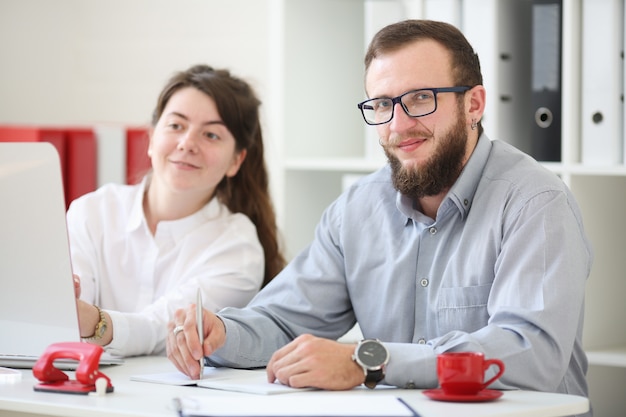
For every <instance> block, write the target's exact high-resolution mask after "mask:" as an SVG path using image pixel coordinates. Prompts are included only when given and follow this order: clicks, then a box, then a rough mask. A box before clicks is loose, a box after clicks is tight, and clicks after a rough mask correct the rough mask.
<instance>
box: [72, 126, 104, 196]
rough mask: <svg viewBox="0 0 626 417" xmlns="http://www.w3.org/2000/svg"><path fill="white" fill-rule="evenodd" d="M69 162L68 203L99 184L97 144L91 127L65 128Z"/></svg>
mask: <svg viewBox="0 0 626 417" xmlns="http://www.w3.org/2000/svg"><path fill="white" fill-rule="evenodd" d="M64 131H65V138H66V144H67V162H66V171H67V175H66V176H65V201H66V203H67V204H68V207H69V204H70V203H71V202H72V200H74V199H76V198H78V197H80V196H81V195H83V194H86V193H88V192H91V191H93V190H95V189H96V187H97V186H98V183H97V172H98V161H97V144H96V136H95V134H94V131H93V129H91V128H72V127H69V128H65V130H64Z"/></svg>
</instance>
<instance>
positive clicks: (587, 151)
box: [581, 0, 624, 166]
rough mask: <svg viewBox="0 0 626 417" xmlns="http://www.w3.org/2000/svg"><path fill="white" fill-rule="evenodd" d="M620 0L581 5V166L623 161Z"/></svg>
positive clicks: (593, 0)
mask: <svg viewBox="0 0 626 417" xmlns="http://www.w3.org/2000/svg"><path fill="white" fill-rule="evenodd" d="M623 45H624V3H623V0H583V2H582V94H581V103H582V109H581V119H582V162H583V163H584V164H587V165H605V166H606V165H616V164H620V163H622V162H623V161H624V160H623V157H624V155H623V152H624V150H623V146H624V141H623V117H624V104H623V101H622V98H621V97H622V96H623V56H622V54H623Z"/></svg>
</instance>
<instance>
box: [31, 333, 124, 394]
mask: <svg viewBox="0 0 626 417" xmlns="http://www.w3.org/2000/svg"><path fill="white" fill-rule="evenodd" d="M103 351H104V349H102V346H98V345H94V344H91V343H83V342H64V343H53V344H51V345H50V346H48V348H47V349H46V351H45V352H44V353H43V354H42V355H41V357H40V358H39V360H37V362H36V363H35V366H34V367H33V375H34V376H35V378H37V379H38V380H39V381H41V383H39V384H37V385H35V386H34V387H33V389H34V390H35V391H44V392H57V393H66V394H88V393H90V392H96V381H97V380H98V379H100V378H104V379H105V380H106V382H107V384H106V392H113V385H111V380H110V379H109V377H108V376H106V375H105V374H103V373H102V372H100V371H99V370H98V366H99V361H100V356H101V355H102V352H103ZM63 359H70V360H76V361H78V367H77V368H76V379H75V380H71V379H70V378H69V376H68V375H67V374H66V373H65V372H63V371H61V370H60V369H58V368H55V367H54V361H55V360H63Z"/></svg>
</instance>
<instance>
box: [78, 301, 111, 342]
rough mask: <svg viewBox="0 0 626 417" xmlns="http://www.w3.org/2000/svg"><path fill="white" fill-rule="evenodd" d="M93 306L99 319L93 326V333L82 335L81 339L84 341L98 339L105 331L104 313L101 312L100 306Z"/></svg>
mask: <svg viewBox="0 0 626 417" xmlns="http://www.w3.org/2000/svg"><path fill="white" fill-rule="evenodd" d="M94 307H95V308H96V310H98V314H99V315H100V321H99V322H98V323H96V327H95V328H94V331H93V334H92V335H91V336H89V337H83V340H85V341H94V340H100V339H102V337H103V336H104V333H105V332H106V331H107V319H106V317H105V315H104V313H103V312H102V310H100V307H98V306H94Z"/></svg>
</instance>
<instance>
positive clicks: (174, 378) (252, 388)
mask: <svg viewBox="0 0 626 417" xmlns="http://www.w3.org/2000/svg"><path fill="white" fill-rule="evenodd" d="M130 380H131V381H139V382H151V383H155V384H166V385H197V386H199V387H202V388H212V389H219V390H225V391H234V392H247V393H251V394H262V395H269V394H287V393H291V392H301V391H306V390H311V388H291V387H288V386H286V385H283V384H281V383H279V382H275V383H270V382H267V376H266V373H265V370H263V369H260V370H247V369H231V368H213V367H207V368H205V369H204V378H203V379H195V380H194V379H190V378H189V377H188V376H187V375H185V374H183V373H182V372H165V373H158V374H146V375H132V376H131V377H130Z"/></svg>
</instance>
